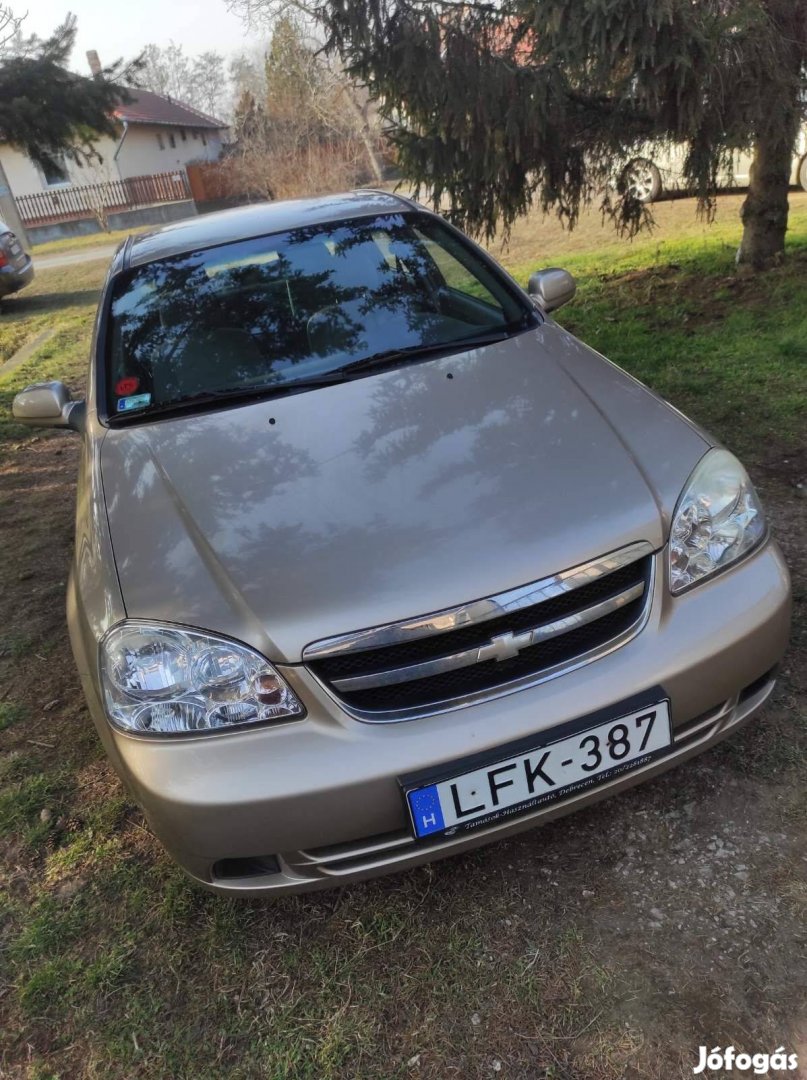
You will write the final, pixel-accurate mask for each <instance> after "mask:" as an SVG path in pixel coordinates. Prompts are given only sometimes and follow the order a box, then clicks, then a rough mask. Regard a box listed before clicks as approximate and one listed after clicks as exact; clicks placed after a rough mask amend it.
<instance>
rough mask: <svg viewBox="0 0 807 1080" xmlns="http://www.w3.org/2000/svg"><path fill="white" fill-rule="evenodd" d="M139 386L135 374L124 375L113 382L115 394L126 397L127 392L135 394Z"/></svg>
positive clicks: (138, 380)
mask: <svg viewBox="0 0 807 1080" xmlns="http://www.w3.org/2000/svg"><path fill="white" fill-rule="evenodd" d="M139 386H140V379H138V377H137V376H136V375H126V376H124V378H122V379H118V381H117V382H116V383H115V396H116V397H127V396H128V395H129V394H136V393H137V390H138V387H139Z"/></svg>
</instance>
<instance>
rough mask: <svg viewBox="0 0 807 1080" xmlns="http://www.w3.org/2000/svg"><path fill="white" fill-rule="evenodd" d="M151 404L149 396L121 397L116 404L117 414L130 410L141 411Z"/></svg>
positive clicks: (133, 395)
mask: <svg viewBox="0 0 807 1080" xmlns="http://www.w3.org/2000/svg"><path fill="white" fill-rule="evenodd" d="M150 403H151V394H132V396H131V397H122V398H121V399H120V401H119V402H118V412H128V411H129V410H130V409H142V408H144V407H145V406H146V405H149V404H150Z"/></svg>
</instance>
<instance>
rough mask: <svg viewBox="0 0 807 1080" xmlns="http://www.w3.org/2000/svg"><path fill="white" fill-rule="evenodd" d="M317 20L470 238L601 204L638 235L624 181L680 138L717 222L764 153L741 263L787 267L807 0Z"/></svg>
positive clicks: (379, 3) (396, 2)
mask: <svg viewBox="0 0 807 1080" xmlns="http://www.w3.org/2000/svg"><path fill="white" fill-rule="evenodd" d="M273 2H274V0H264V5H265V6H267V7H271V5H272V3H273ZM253 3H254V0H253ZM309 12H310V13H313V14H314V16H315V17H316V19H317V20H318V21H319V22H320V23H321V25H322V26H323V27H324V28H325V31H326V33H327V35H328V47H329V48H330V49H332V50H335V51H337V52H338V53H339V55H340V56H341V57H342V59H343V61H344V62H345V64H346V66H347V69H348V71H349V73H350V74H352V75H353V76H354V77H356V78H358V79H360V80H362V81H363V82H365V83H366V84H367V85H368V86H369V88H370V90H371V92H372V93H373V94H374V95H375V96H376V97H377V99H378V101H379V102H380V107H381V109H382V112H383V114H384V115H385V117H386V119H387V120H388V122H389V123H390V124H392V125H393V127H394V139H395V141H396V142H397V144H398V152H399V159H400V162H401V165H402V168H403V171H404V174H405V175H406V176H407V177H408V178H409V179H411V180H413V181H415V182H416V183H417V184H419V185H422V186H423V187H424V188H426V189H428V190H429V191H430V193H431V196H432V198H433V200H434V202H435V203H436V204H437V203H442V205H444V206H445V205H447V206H448V207H449V213H450V215H451V216H452V218H453V219H454V220H455V221H456V222H457V223H458V224H460V225H461V226H463V227H465V228H467V229H470V230H471V231H475V232H481V233H484V234H487V235H488V236H490V235H492V233H493V232H494V231H495V230H496V229H497V228H500V227H502V226H503V227H504V228H505V229H507V228H509V226H510V225H511V224H512V223H513V221H514V220H515V219H516V217H517V216H518V215H520V214H521V213H523V212H525V211H526V210H527V209H528V208H529V207H530V206H531V205H533V204H534V203H536V202H537V203H538V205H540V206H542V207H543V208H544V209H554V210H556V211H557V212H558V213H559V214H560V215H561V217H562V218H564V219H566V220H567V222H568V223H569V224H574V222H575V219H576V218H577V215H578V213H579V211H580V207H581V205H584V204H586V203H588V202H590V201H592V200H593V199H600V200H601V202H602V206H603V209H604V211H605V212H606V213H608V214H610V215H611V216H612V217H613V218H614V220H615V221H616V222H617V224H618V225H620V226H621V227H622V228H626V229H627V230H628V231H634V230H635V229H637V228H638V227H640V226H641V225H642V224H643V223H644V222H646V221H647V219H648V212H647V210H646V209H645V208H644V207H643V206H641V205H640V204H639V203H638V202H637V200H636V198H635V196H633V195H632V194H631V192H630V191H629V190H627V189H626V185H624V184H620V183H619V182H618V178H619V177H620V176H621V174H622V171H623V170H624V167H625V165H626V163H627V162H629V161H630V159H631V158H633V157H635V156H636V155H637V154H646V153H647V147H648V146H651V147H652V146H653V145H654V144H655V145H661V144H663V143H667V142H669V141H673V142H676V143H679V144H683V146H684V147H685V150H686V160H685V176H686V180H687V182H688V184H689V185H690V186H691V188H692V190H693V191H694V192H695V193H696V194H697V196H698V198H699V200H700V205H701V208H702V209H704V210H706V211H707V212H709V211H710V210H711V209H712V207H713V205H714V201H713V197H714V192H715V189H716V182H717V176H718V173H719V172H720V171H721V169H723V168H725V167H726V165H727V164H728V163H730V161H731V157H732V154H733V152H734V151H736V150H737V149H740V148H749V149H752V150H753V160H754V164H753V167H752V173H751V184H750V190H749V193H748V197H747V198H746V200H745V204H744V206H743V211H742V219H743V224H744V232H743V239H742V245H741V248H740V251H739V253H738V259H739V260H740V261H742V262H747V263H749V264H750V265H751V266H753V267H754V268H762V267H764V266H767V265H770V264H771V263H772V262H775V261H777V260H778V259H780V258H781V257H782V254H783V252H784V238H785V232H786V228H787V212H788V202H787V189H788V179H789V173H790V169H791V164H792V156H793V153H794V150H795V145H796V138H797V134H798V129H799V125H800V123H801V121H802V118H803V116H804V105H805V96H804V95H805V76H806V75H807V0H499V2H497V3H490V2H487V0H457V2H452V0H437V2H432V0H429V2H425V0H322V2H321V3H320V4H319V5H318V6H317V7H316V8H314V9H311V8H309ZM615 180H616V181H617V182H616V183H615Z"/></svg>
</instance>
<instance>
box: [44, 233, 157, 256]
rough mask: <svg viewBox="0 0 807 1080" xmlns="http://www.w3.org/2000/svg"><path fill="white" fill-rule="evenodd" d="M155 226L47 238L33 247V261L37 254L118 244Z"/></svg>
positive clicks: (50, 253) (51, 253)
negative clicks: (43, 242)
mask: <svg viewBox="0 0 807 1080" xmlns="http://www.w3.org/2000/svg"><path fill="white" fill-rule="evenodd" d="M153 228H155V226H154V225H139V226H137V227H136V228H134V229H112V230H111V231H110V232H99V233H89V235H87V236H68V237H65V238H64V239H62V240H48V242H47V243H45V244H37V245H36V247H34V248H33V256H34V262H36V257H37V255H54V254H56V253H57V252H63V251H83V250H85V249H87V248H94V247H108V246H109V245H110V244H119V243H120V242H121V240H125V239H126V237H127V236H132V235H133V234H134V233H139V232H147V231H148V230H149V229H153Z"/></svg>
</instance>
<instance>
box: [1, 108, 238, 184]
mask: <svg viewBox="0 0 807 1080" xmlns="http://www.w3.org/2000/svg"><path fill="white" fill-rule="evenodd" d="M184 130H185V140H184V141H183V140H182V134H181V132H182V129H181V128H171V127H164V126H162V125H156V124H154V125H151V124H149V125H146V124H142V125H141V124H138V125H133V124H130V125H129V131H128V133H127V135H126V138H125V139H124V141H123V144H122V145H120V140H119V139H114V138H111V137H110V136H108V135H105V136H103V137H102V138H100V139H99V140H98V141H97V142H96V143H95V144H94V145H95V148H96V150H97V151H98V153H99V154H100V156H101V158H102V161H100V162H98V161H90V162H87V163H85V164H84V165H83V166H79V165H78V164H77V163H76V162H74V161H67V162H66V165H67V173H68V176H69V179H70V183H72V184H77V185H78V184H102V183H106V182H107V181H109V180H121V179H126V178H127V177H129V176H149V175H151V174H152V173H164V172H173V171H174V170H175V169H182V168H184V166H185V165H187V164H188V162H191V161H215V160H216V159H217V158H218V157H219V155H220V154H221V148H222V142H221V134H222V133H221V132H216V131H206V132H205V139H206V141H207V146H205V145H204V143H203V141H202V133H201V131H197V138H195V139H194V138H193V132H192V131H191V130H190V129H189V128H185V129H184ZM158 133H159V134H160V135H161V136H162V142H163V147H164V149H162V150H161V149H160V144H159V141H158V139H157V134H158ZM169 135H173V136H174V142H175V143H176V147H172V146H171V143H170V139H169ZM116 150H118V157H117V159H116V158H115V151H116ZM0 162H2V164H3V168H4V169H5V171H6V176H7V177H8V182H9V186H10V187H11V190H12V192H13V194H14V195H17V196H20V195H35V194H36V193H37V192H40V191H58V190H59V186H58V185H51V186H48V185H47V184H46V183H45V178H44V176H43V175H42V173H41V172H40V171H39V169H38V168H37V167H36V165H35V164H34V163H33V161H31V159H30V158H29V157H28V156H27V155H26V154H23V153H22V152H21V151H19V150H16V149H15V148H14V147H12V146H9V145H7V144H5V143H3V144H0Z"/></svg>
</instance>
